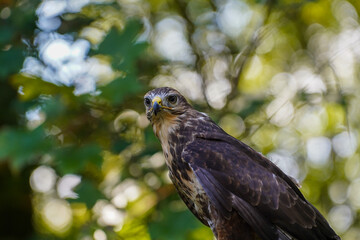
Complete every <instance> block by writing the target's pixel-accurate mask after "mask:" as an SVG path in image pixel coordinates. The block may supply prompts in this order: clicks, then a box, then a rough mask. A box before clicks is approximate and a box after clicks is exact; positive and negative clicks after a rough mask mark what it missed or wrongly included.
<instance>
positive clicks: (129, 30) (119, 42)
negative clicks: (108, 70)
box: [96, 20, 147, 72]
mask: <svg viewBox="0 0 360 240" xmlns="http://www.w3.org/2000/svg"><path fill="white" fill-rule="evenodd" d="M141 28H142V25H141V23H140V22H139V21H136V20H133V21H130V22H128V23H127V24H126V27H125V29H124V30H123V32H119V30H117V29H116V28H113V29H111V31H110V32H109V34H108V35H107V36H106V37H105V39H104V40H103V41H102V43H101V44H100V45H99V48H98V49H97V51H96V53H100V54H105V55H110V56H111V57H112V65H113V67H114V68H115V69H119V70H125V71H126V72H127V70H128V69H129V68H132V65H133V64H134V61H135V60H136V58H137V57H138V56H139V55H140V53H142V52H143V51H144V49H145V48H146V47H147V44H146V43H144V42H143V43H136V37H137V36H138V34H139V32H140V30H141Z"/></svg>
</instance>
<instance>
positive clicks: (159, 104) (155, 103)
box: [152, 96, 163, 116]
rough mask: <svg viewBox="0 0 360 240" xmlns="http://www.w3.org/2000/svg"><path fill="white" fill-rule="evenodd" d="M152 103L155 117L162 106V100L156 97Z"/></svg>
mask: <svg viewBox="0 0 360 240" xmlns="http://www.w3.org/2000/svg"><path fill="white" fill-rule="evenodd" d="M152 103H153V107H152V108H153V111H154V114H155V116H156V114H157V113H158V112H160V110H161V108H162V107H163V106H162V100H161V98H160V97H158V96H156V97H154V99H153V100H152Z"/></svg>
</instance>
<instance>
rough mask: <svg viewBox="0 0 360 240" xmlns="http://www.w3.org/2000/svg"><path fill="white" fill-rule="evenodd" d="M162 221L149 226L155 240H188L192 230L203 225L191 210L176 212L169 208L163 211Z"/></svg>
mask: <svg viewBox="0 0 360 240" xmlns="http://www.w3.org/2000/svg"><path fill="white" fill-rule="evenodd" d="M161 214H162V217H161V220H160V221H157V222H156V221H155V222H152V223H151V224H150V225H149V232H150V236H151V239H153V240H168V239H171V240H183V239H188V238H187V237H188V235H189V234H190V232H191V230H194V229H196V228H198V227H199V226H201V223H200V222H199V221H198V220H197V219H196V218H195V216H193V215H192V213H191V212H190V211H189V210H185V211H180V212H174V211H171V210H170V209H169V208H166V209H162V210H161Z"/></svg>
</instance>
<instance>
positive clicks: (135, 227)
mask: <svg viewBox="0 0 360 240" xmlns="http://www.w3.org/2000/svg"><path fill="white" fill-rule="evenodd" d="M118 235H119V236H120V238H121V239H126V240H150V239H151V238H150V235H149V233H148V229H147V226H146V225H145V223H144V222H142V221H141V220H140V219H133V220H130V221H127V222H126V223H125V224H124V226H123V227H122V228H121V230H120V232H118Z"/></svg>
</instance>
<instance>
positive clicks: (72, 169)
mask: <svg viewBox="0 0 360 240" xmlns="http://www.w3.org/2000/svg"><path fill="white" fill-rule="evenodd" d="M100 154H101V148H100V147H99V146H98V145H96V144H87V145H83V146H69V147H63V148H59V149H57V150H55V151H54V157H55V161H56V163H57V165H58V169H59V171H60V172H61V173H62V174H67V173H79V172H81V171H83V170H84V168H85V167H86V165H87V164H93V165H95V166H97V167H100V166H101V163H102V158H101V155H100Z"/></svg>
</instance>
